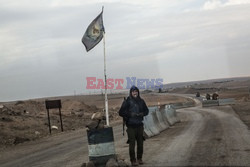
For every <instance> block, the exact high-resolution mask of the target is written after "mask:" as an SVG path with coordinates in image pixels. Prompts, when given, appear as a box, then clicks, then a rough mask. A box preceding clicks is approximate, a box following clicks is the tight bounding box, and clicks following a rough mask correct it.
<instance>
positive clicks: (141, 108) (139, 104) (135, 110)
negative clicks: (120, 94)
mask: <svg viewBox="0 0 250 167" xmlns="http://www.w3.org/2000/svg"><path fill="white" fill-rule="evenodd" d="M134 90H137V91H138V96H137V97H136V98H134V97H133V96H132V91H134ZM119 115H120V116H121V117H123V118H124V120H125V121H126V125H127V126H133V127H137V126H140V125H143V122H142V121H143V117H144V116H146V115H148V107H147V105H146V103H145V101H144V100H143V99H142V98H141V97H140V92H139V89H138V88H137V87H135V86H132V87H131V88H130V91H129V96H128V97H127V99H126V100H124V102H123V103H122V106H121V108H120V110H119Z"/></svg>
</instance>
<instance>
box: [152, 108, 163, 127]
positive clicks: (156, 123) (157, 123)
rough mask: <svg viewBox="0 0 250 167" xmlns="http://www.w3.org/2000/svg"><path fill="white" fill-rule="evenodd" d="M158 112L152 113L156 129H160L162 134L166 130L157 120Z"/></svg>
mask: <svg viewBox="0 0 250 167" xmlns="http://www.w3.org/2000/svg"><path fill="white" fill-rule="evenodd" d="M156 112H157V110H156V111H154V112H152V116H153V120H154V124H155V127H156V128H158V130H159V131H160V132H161V131H163V130H164V127H162V126H161V124H160V121H159V120H158V118H157V115H156Z"/></svg>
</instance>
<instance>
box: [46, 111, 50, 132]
mask: <svg viewBox="0 0 250 167" xmlns="http://www.w3.org/2000/svg"><path fill="white" fill-rule="evenodd" d="M47 114H48V123H49V134H51V126H50V117H49V109H47Z"/></svg>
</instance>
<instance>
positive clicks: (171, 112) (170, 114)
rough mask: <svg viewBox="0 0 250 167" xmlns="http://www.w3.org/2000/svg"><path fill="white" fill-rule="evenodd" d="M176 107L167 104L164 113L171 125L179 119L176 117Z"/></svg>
mask: <svg viewBox="0 0 250 167" xmlns="http://www.w3.org/2000/svg"><path fill="white" fill-rule="evenodd" d="M175 112H176V111H175V109H174V108H173V107H172V106H171V105H166V106H165V110H164V115H165V117H166V118H167V121H168V123H169V125H171V126H172V125H174V124H175V123H176V122H178V120H177V119H176V113H175Z"/></svg>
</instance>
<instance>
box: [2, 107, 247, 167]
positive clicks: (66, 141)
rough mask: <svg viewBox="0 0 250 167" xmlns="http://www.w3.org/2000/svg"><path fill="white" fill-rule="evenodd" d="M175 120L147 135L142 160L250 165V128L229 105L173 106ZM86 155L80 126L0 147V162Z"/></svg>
mask: <svg viewBox="0 0 250 167" xmlns="http://www.w3.org/2000/svg"><path fill="white" fill-rule="evenodd" d="M177 114H178V116H179V117H180V119H181V122H180V123H177V124H176V125H175V126H173V127H171V128H169V129H167V130H165V131H163V132H162V133H161V134H159V135H157V136H155V137H152V138H150V139H147V140H146V142H145V149H144V161H145V164H144V165H143V166H186V165H195V166H200V165H203V166H204V165H206V166H208V165H209V166H218V165H222V166H250V158H249V157H250V133H249V130H248V128H247V127H246V126H245V124H243V122H242V121H241V120H240V119H239V118H238V116H237V115H236V114H235V113H234V111H233V110H232V108H231V107H230V106H219V107H209V108H202V107H201V106H200V105H198V106H196V107H192V108H186V109H180V110H178V111H177ZM114 136H115V145H116V152H117V153H118V154H120V155H122V156H123V157H124V158H125V159H126V160H127V161H128V145H127V144H126V136H125V137H123V136H122V126H121V125H117V126H114ZM86 161H88V147H87V138H86V132H85V130H78V131H74V132H70V133H63V134H58V135H56V136H53V137H50V138H45V139H42V140H39V141H34V142H29V143H24V144H21V145H18V146H16V147H13V148H10V149H8V150H5V151H4V152H1V154H0V164H1V167H16V166H20V167H21V166H22V167H23V166H26V167H28V166H32V167H44V166H46V167H57V166H62V167H64V166H70V167H76V166H77V167H79V166H81V164H82V163H83V162H86Z"/></svg>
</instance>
